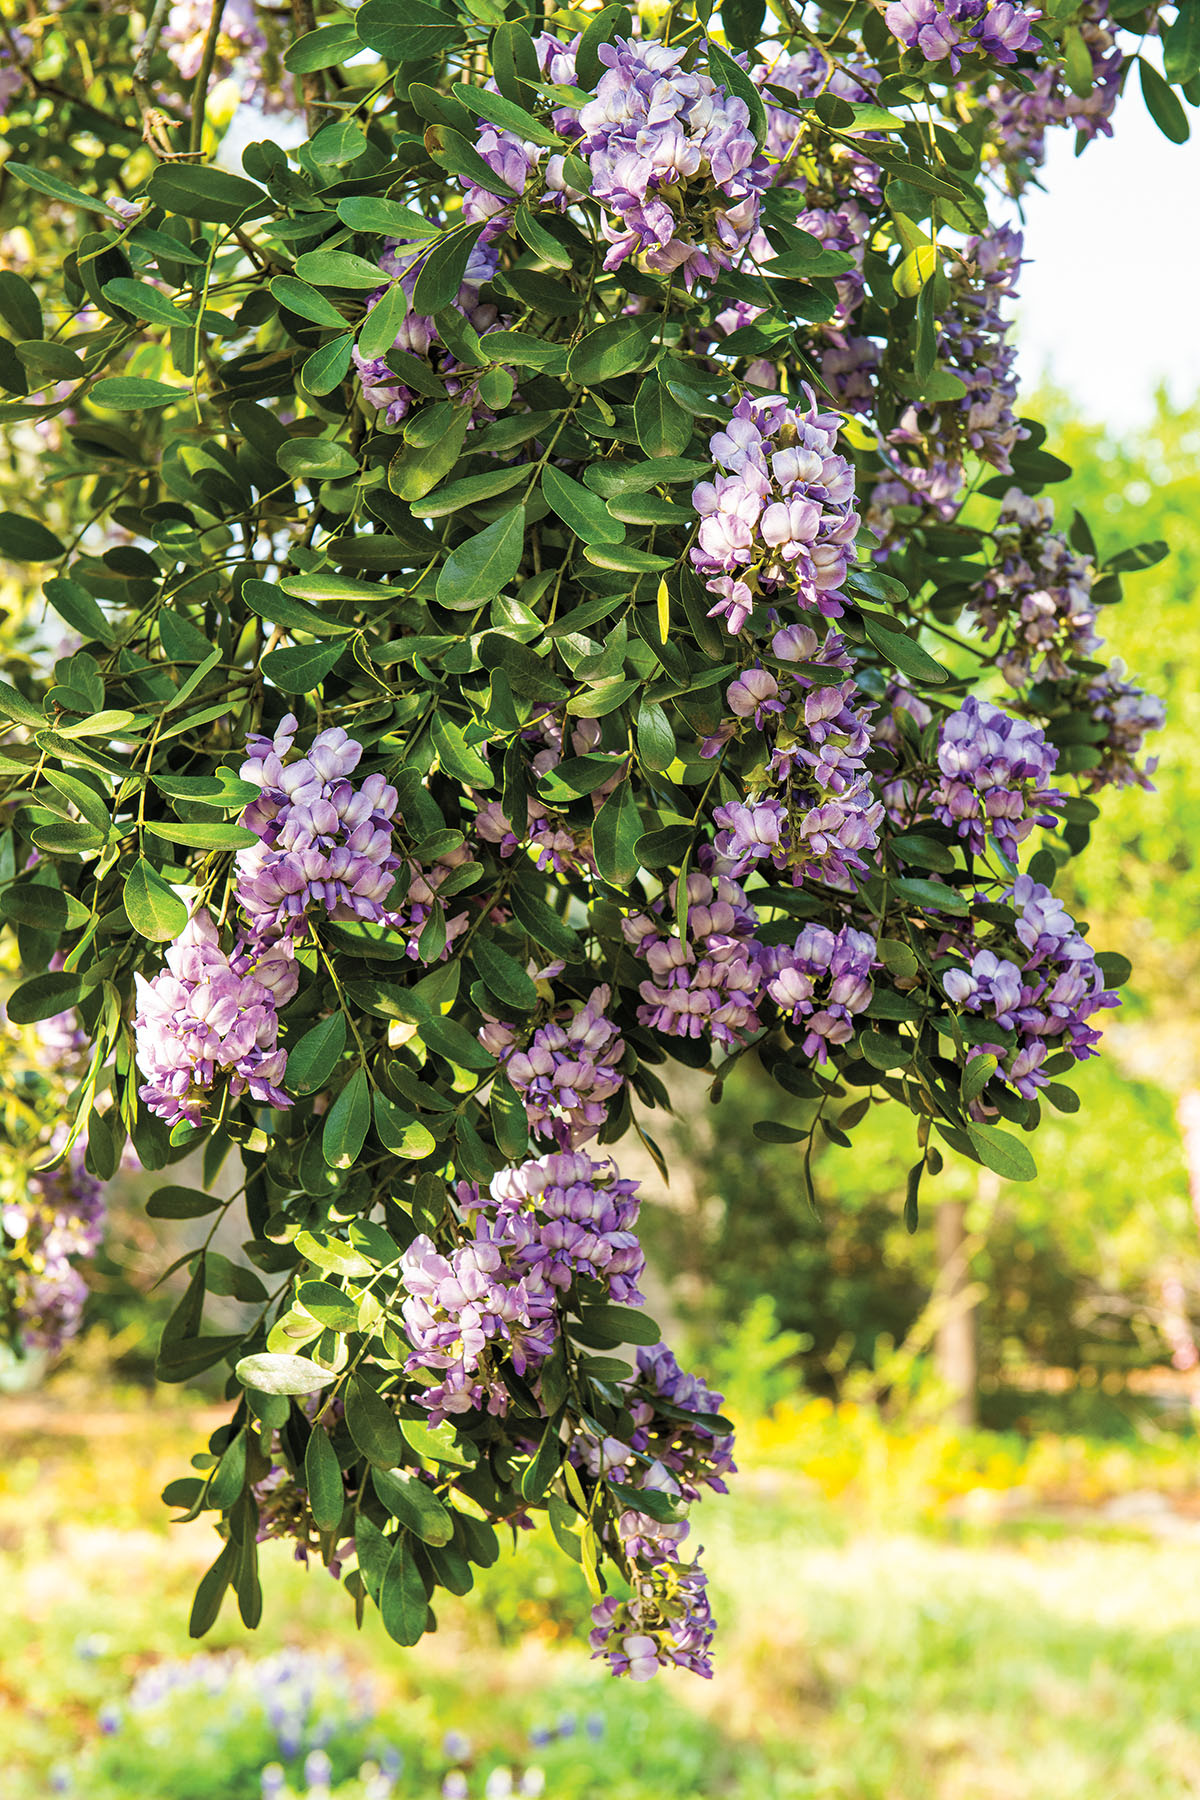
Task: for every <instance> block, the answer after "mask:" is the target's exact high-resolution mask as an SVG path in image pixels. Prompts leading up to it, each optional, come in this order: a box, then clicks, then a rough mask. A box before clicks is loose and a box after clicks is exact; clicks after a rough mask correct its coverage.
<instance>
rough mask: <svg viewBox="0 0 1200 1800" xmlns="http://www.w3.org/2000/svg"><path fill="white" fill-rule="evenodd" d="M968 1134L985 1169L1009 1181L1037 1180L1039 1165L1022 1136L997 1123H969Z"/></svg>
mask: <svg viewBox="0 0 1200 1800" xmlns="http://www.w3.org/2000/svg"><path fill="white" fill-rule="evenodd" d="M967 1136H968V1137H969V1138H970V1140H971V1142H972V1144H973V1145H974V1146H975V1153H976V1155H977V1156H978V1158H979V1160H980V1162H981V1163H982V1164H983V1166H984V1168H985V1169H991V1170H992V1171H993V1172H994V1173H995V1174H997V1175H1002V1176H1003V1177H1004V1179H1005V1180H1006V1181H1034V1180H1036V1178H1037V1164H1036V1163H1035V1162H1034V1160H1033V1157H1032V1156H1031V1154H1030V1152H1029V1151H1028V1150H1027V1149H1026V1147H1025V1145H1024V1144H1023V1143H1022V1142H1021V1140H1020V1138H1015V1137H1013V1136H1012V1134H1011V1132H1007V1131H1000V1130H998V1129H997V1127H996V1126H995V1125H975V1124H969V1125H968V1126H967Z"/></svg>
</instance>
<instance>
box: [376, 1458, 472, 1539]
mask: <svg viewBox="0 0 1200 1800" xmlns="http://www.w3.org/2000/svg"><path fill="white" fill-rule="evenodd" d="M371 1486H372V1487H373V1488H374V1489H375V1492H376V1494H377V1495H378V1497H379V1501H380V1503H381V1505H383V1506H386V1507H387V1510H388V1511H389V1512H390V1513H391V1515H392V1517H393V1518H394V1519H399V1521H400V1523H401V1524H402V1525H403V1526H404V1527H405V1529H406V1530H408V1531H411V1532H412V1534H413V1536H414V1537H418V1538H420V1540H421V1542H422V1543H423V1544H448V1543H449V1542H450V1540H451V1538H452V1537H453V1536H454V1516H453V1514H452V1513H451V1512H450V1509H449V1507H447V1506H446V1505H445V1504H444V1502H443V1501H441V1500H439V1499H438V1497H437V1495H436V1494H435V1493H434V1492H433V1491H432V1489H431V1488H429V1487H427V1486H426V1484H425V1483H424V1482H423V1481H420V1480H418V1479H417V1477H416V1476H415V1475H402V1474H401V1473H400V1471H399V1470H398V1469H372V1470H371Z"/></svg>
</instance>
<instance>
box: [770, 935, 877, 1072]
mask: <svg viewBox="0 0 1200 1800" xmlns="http://www.w3.org/2000/svg"><path fill="white" fill-rule="evenodd" d="M878 960H879V958H878V951H877V947H876V943H875V939H874V938H873V937H872V936H871V935H870V933H869V932H866V931H856V930H855V929H854V928H853V927H852V926H850V925H843V926H842V928H841V929H840V930H839V931H837V932H833V931H830V930H829V928H828V926H825V925H806V926H805V927H804V929H803V930H802V931H801V932H800V934H799V936H798V937H797V938H796V941H795V943H793V944H779V945H776V946H772V947H771V948H770V949H767V950H764V952H763V967H764V971H765V973H766V976H767V992H768V993H769V994H770V996H771V998H772V1000H774V1002H775V1004H776V1006H778V1008H779V1010H780V1012H781V1013H783V1015H784V1017H785V1018H790V1019H791V1021H792V1023H793V1025H800V1024H803V1026H804V1029H805V1038H804V1054H805V1056H812V1057H815V1058H816V1059H817V1061H818V1062H822V1063H823V1062H827V1061H828V1060H829V1046H830V1045H831V1044H846V1043H849V1041H850V1039H851V1038H852V1037H853V1035H854V1024H855V1020H856V1018H857V1016H858V1014H859V1013H861V1012H862V1011H863V1010H864V1009H865V1008H866V1007H867V1006H869V1005H870V1003H871V995H872V993H873V992H874V989H873V987H872V984H871V971H872V969H873V968H874V967H875V966H876V964H877V962H878Z"/></svg>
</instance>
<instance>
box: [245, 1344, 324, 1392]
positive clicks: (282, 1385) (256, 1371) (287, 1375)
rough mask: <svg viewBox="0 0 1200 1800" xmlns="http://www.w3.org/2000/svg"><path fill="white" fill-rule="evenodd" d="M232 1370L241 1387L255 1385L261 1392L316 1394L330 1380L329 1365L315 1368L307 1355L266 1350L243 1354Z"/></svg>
mask: <svg viewBox="0 0 1200 1800" xmlns="http://www.w3.org/2000/svg"><path fill="white" fill-rule="evenodd" d="M233 1372H234V1374H235V1375H236V1376H237V1378H238V1380H239V1381H240V1382H241V1384H242V1386H243V1387H247V1388H256V1389H257V1390H258V1392H259V1393H260V1394H317V1393H320V1391H321V1389H322V1388H326V1387H328V1386H329V1384H330V1382H331V1381H332V1380H333V1376H332V1375H331V1374H330V1372H329V1370H328V1369H320V1368H318V1367H317V1365H316V1363H315V1362H310V1361H309V1359H308V1357H307V1356H288V1355H284V1354H278V1355H272V1354H271V1353H269V1352H267V1351H265V1350H264V1351H260V1352H258V1353H257V1354H256V1355H254V1356H243V1358H242V1360H241V1362H239V1363H238V1364H237V1366H236V1368H235V1369H234V1371H233Z"/></svg>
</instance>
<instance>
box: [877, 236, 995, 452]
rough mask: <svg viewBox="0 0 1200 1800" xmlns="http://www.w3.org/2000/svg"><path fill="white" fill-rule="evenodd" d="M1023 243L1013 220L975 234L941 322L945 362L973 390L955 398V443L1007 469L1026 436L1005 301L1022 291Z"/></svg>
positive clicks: (954, 269)
mask: <svg viewBox="0 0 1200 1800" xmlns="http://www.w3.org/2000/svg"><path fill="white" fill-rule="evenodd" d="M1023 248H1024V242H1023V239H1022V237H1021V233H1020V232H1019V231H1014V230H1013V229H1012V227H1011V226H1009V225H998V226H996V227H994V228H993V229H992V230H991V231H989V232H988V233H987V234H986V235H984V236H980V237H973V238H968V240H967V243H966V245H965V246H964V249H963V253H962V257H961V259H956V260H955V261H954V262H952V263H951V265H950V268H949V279H950V299H949V303H948V305H947V307H946V309H945V311H944V313H942V315H941V316H940V317H939V320H938V355H939V358H940V361H941V363H942V365H943V366H944V367H945V368H946V369H947V370H948V371H949V372H950V373H951V374H954V375H957V376H958V378H959V380H960V381H962V382H963V384H964V385H965V387H966V390H967V391H966V394H965V395H964V396H963V398H962V399H960V400H956V401H952V402H950V408H951V410H950V412H949V415H948V419H947V424H948V426H949V428H950V430H951V432H952V440H951V441H952V442H955V441H961V442H962V443H964V444H966V445H968V446H969V447H970V448H971V449H972V450H973V451H974V452H975V454H976V455H977V456H979V457H982V459H983V461H984V462H988V463H991V464H993V466H994V467H995V468H997V469H999V470H1000V472H1001V474H1005V475H1006V474H1007V473H1008V472H1009V469H1010V467H1011V462H1010V457H1011V453H1012V450H1013V447H1014V445H1015V444H1016V443H1017V442H1018V440H1019V439H1021V438H1022V437H1024V436H1025V435H1026V431H1025V427H1024V426H1022V425H1019V424H1018V422H1017V418H1016V414H1015V412H1014V410H1013V409H1014V407H1015V405H1016V399H1017V378H1016V372H1015V369H1016V360H1017V352H1016V346H1015V345H1014V344H1012V343H1010V342H1009V336H1010V333H1011V331H1012V321H1011V320H1010V319H1006V318H1005V317H1004V306H1005V303H1006V301H1008V300H1011V299H1015V297H1016V286H1017V275H1018V272H1019V270H1020V267H1021V252H1022V250H1023ZM892 441H893V442H895V441H896V439H894V438H893V440H892Z"/></svg>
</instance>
